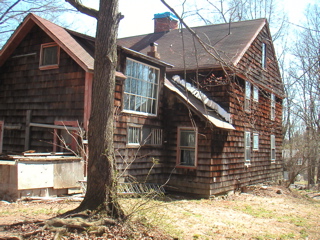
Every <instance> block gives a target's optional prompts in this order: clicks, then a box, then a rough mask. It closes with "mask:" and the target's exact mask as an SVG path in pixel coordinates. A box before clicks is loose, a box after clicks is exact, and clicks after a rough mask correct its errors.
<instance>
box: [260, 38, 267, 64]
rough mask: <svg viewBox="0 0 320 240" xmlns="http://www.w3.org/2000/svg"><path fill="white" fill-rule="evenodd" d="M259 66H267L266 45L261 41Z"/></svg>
mask: <svg viewBox="0 0 320 240" xmlns="http://www.w3.org/2000/svg"><path fill="white" fill-rule="evenodd" d="M261 67H262V68H263V69H266V68H267V45H266V44H265V43H262V47H261Z"/></svg>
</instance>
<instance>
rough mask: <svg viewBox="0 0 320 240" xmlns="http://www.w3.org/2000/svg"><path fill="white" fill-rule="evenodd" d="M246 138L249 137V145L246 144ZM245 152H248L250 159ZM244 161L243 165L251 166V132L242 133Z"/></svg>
mask: <svg viewBox="0 0 320 240" xmlns="http://www.w3.org/2000/svg"><path fill="white" fill-rule="evenodd" d="M248 137H249V145H248V144H247V143H248V141H247V139H248ZM247 150H250V157H249V158H248V156H247ZM244 161H245V165H250V164H251V132H249V131H245V132H244Z"/></svg>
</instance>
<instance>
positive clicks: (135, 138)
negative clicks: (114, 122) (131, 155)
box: [127, 125, 162, 146]
mask: <svg viewBox="0 0 320 240" xmlns="http://www.w3.org/2000/svg"><path fill="white" fill-rule="evenodd" d="M127 144H128V145H132V146H141V145H154V146H160V145H162V129H160V128H152V127H148V126H142V125H141V126H139V125H131V126H128V136H127Z"/></svg>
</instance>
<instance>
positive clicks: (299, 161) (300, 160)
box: [297, 158, 303, 166]
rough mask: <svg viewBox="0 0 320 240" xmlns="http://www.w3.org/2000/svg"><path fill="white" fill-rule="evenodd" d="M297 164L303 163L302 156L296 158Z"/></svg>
mask: <svg viewBox="0 0 320 240" xmlns="http://www.w3.org/2000/svg"><path fill="white" fill-rule="evenodd" d="M297 165H300V166H301V165H303V161H302V158H298V160H297Z"/></svg>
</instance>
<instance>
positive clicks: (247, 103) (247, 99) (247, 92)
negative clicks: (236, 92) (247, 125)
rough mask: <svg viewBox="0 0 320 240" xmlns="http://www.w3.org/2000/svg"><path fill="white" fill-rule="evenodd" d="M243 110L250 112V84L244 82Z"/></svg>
mask: <svg viewBox="0 0 320 240" xmlns="http://www.w3.org/2000/svg"><path fill="white" fill-rule="evenodd" d="M245 95H246V97H245V102H244V110H245V111H250V105H251V83H250V82H247V81H246V88H245Z"/></svg>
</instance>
